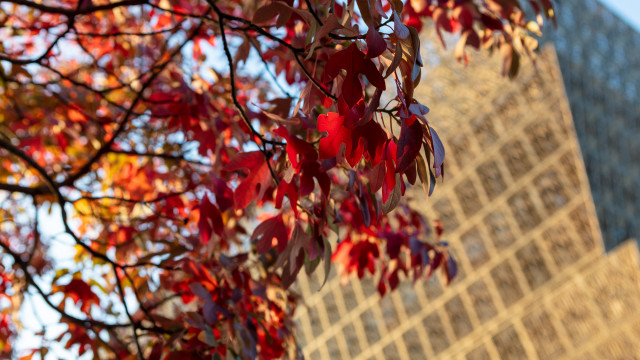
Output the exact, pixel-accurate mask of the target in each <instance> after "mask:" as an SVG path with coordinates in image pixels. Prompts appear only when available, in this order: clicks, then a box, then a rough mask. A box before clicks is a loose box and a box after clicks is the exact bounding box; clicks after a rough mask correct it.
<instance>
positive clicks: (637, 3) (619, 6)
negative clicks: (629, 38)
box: [600, 0, 640, 31]
mask: <svg viewBox="0 0 640 360" xmlns="http://www.w3.org/2000/svg"><path fill="white" fill-rule="evenodd" d="M600 2H601V3H603V4H604V5H606V6H607V7H609V8H610V9H611V10H612V11H613V12H614V13H616V14H617V15H618V16H620V17H621V18H623V19H624V20H625V21H627V22H628V23H629V24H631V25H632V26H633V27H634V28H635V29H636V30H638V31H640V0H600Z"/></svg>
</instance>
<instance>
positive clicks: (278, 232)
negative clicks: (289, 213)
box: [251, 215, 288, 254]
mask: <svg viewBox="0 0 640 360" xmlns="http://www.w3.org/2000/svg"><path fill="white" fill-rule="evenodd" d="M287 237H288V236H287V228H286V226H285V225H284V222H283V221H282V215H278V216H275V217H272V218H271V219H267V220H265V221H263V222H262V223H261V224H260V225H258V227H256V229H255V230H254V231H253V235H251V242H253V241H256V242H257V243H256V247H257V250H258V254H264V253H266V252H267V251H269V250H270V249H271V246H272V243H273V239H274V238H275V239H277V240H278V252H283V251H284V250H285V248H286V247H287V240H288V239H287Z"/></svg>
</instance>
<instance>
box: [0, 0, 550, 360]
mask: <svg viewBox="0 0 640 360" xmlns="http://www.w3.org/2000/svg"><path fill="white" fill-rule="evenodd" d="M529 3H530V8H532V9H533V12H534V14H533V15H535V16H537V21H526V20H525V17H524V13H523V11H522V9H521V7H520V4H519V2H518V1H516V0H485V1H471V0H457V1H453V0H450V1H430V0H411V1H408V2H407V3H406V4H403V3H402V2H400V1H398V0H357V1H346V0H344V1H328V0H305V1H293V0H289V1H260V2H252V1H233V0H220V1H216V0H176V1H167V0H121V1H113V2H110V1H109V0H81V1H75V0H45V1H30V0H2V1H1V2H0V24H1V27H0V39H1V40H2V42H1V43H0V63H1V66H0V154H1V155H2V157H1V158H0V162H1V166H0V200H1V202H0V212H1V214H2V223H0V247H1V248H2V252H1V254H2V257H1V263H0V269H1V270H2V272H1V275H2V277H1V279H0V308H1V309H2V314H1V321H0V344H1V345H0V347H1V348H2V351H3V353H4V354H5V355H8V354H11V352H12V351H13V350H12V343H13V342H14V341H15V338H16V333H17V332H19V330H20V326H21V325H20V318H19V316H18V312H19V311H20V309H21V308H23V307H24V306H25V305H24V304H25V302H24V298H25V296H31V297H38V298H40V299H41V300H39V301H41V303H42V304H46V306H47V307H49V308H50V311H55V312H57V313H58V315H59V316H60V319H61V322H62V323H64V324H65V330H64V331H63V332H62V333H61V334H59V335H56V336H55V337H54V338H51V335H50V333H48V332H45V331H43V332H42V333H40V334H38V335H39V336H41V337H42V339H43V343H42V345H41V348H40V347H38V346H34V349H33V351H32V352H29V353H25V354H21V355H26V356H25V357H26V358H29V357H30V356H33V355H36V354H40V355H44V354H45V353H46V352H47V349H48V345H47V344H48V343H49V342H61V343H63V344H64V345H65V346H66V347H67V348H70V349H72V350H73V351H74V352H76V353H77V354H78V355H83V354H85V353H86V354H89V355H92V356H93V357H94V358H123V359H127V358H130V359H134V358H145V359H179V358H184V357H188V358H193V359H197V358H203V359H204V358H209V359H210V358H211V357H212V355H216V354H217V355H219V356H221V357H225V356H228V355H229V354H231V355H233V356H239V357H242V358H256V357H260V358H279V357H282V356H288V357H296V356H298V355H299V354H298V352H297V348H296V346H295V340H294V336H293V335H292V334H293V332H292V314H293V312H294V310H295V305H296V301H297V298H296V295H295V294H294V293H293V292H292V291H290V290H289V287H290V285H291V284H292V283H293V282H294V280H295V279H296V277H297V276H298V274H299V272H300V271H301V270H302V269H303V268H304V269H305V271H306V272H308V273H309V272H313V271H315V270H316V268H318V267H319V268H320V270H319V271H322V272H323V273H324V274H325V277H326V274H327V273H328V271H329V268H330V266H331V261H333V262H334V263H339V264H340V265H341V268H342V271H343V274H345V275H347V274H350V273H357V275H358V277H360V278H362V277H363V276H364V275H365V273H366V272H369V273H371V274H372V275H373V274H379V275H378V276H379V278H378V279H379V280H378V281H379V282H378V289H379V291H380V293H381V294H384V293H385V292H386V291H387V290H392V289H394V288H396V287H397V285H398V281H399V276H400V273H403V274H404V275H403V276H406V277H413V278H414V279H419V278H422V277H424V276H430V275H431V274H432V273H433V272H434V271H435V270H438V269H442V271H443V273H444V275H445V277H446V278H447V279H448V280H449V279H451V278H452V277H453V276H455V272H456V270H455V262H454V261H453V260H452V259H451V257H450V256H449V255H448V253H447V251H446V247H445V246H444V244H442V243H440V242H439V240H438V239H439V235H440V233H441V232H442V229H441V228H440V227H438V226H436V231H435V233H434V234H433V235H429V230H428V229H429V226H427V224H426V223H425V220H424V219H423V218H422V217H420V216H419V215H418V213H416V212H415V211H413V210H411V209H409V208H406V207H404V206H399V201H400V199H401V197H402V195H403V194H404V193H405V191H406V189H407V186H408V184H415V183H416V182H421V183H422V185H423V186H424V189H425V192H426V194H427V196H428V195H430V194H431V193H432V191H433V190H434V186H435V182H436V179H438V178H439V177H442V176H443V175H444V169H445V167H444V164H445V150H444V147H443V145H442V142H441V141H440V139H439V137H438V135H437V133H436V131H435V129H434V126H432V124H431V123H430V122H429V121H427V117H426V115H427V113H428V111H429V109H428V108H427V107H426V106H425V105H426V104H421V103H420V102H419V101H418V99H415V98H414V97H413V94H414V89H415V88H416V86H418V84H419V82H420V80H421V74H420V69H421V66H422V59H421V56H420V52H419V50H420V36H419V32H420V29H421V28H422V26H423V23H424V22H427V21H429V22H431V24H432V25H430V26H433V27H435V30H436V32H437V34H438V36H440V37H441V40H442V34H443V33H444V32H448V33H454V34H458V36H459V40H458V41H457V44H456V46H455V56H456V57H458V59H460V60H461V61H467V57H466V51H467V49H468V48H475V49H480V48H482V49H496V50H497V51H498V52H499V53H500V54H501V56H502V57H503V60H504V72H505V74H506V73H509V74H512V75H513V74H515V72H516V71H517V67H518V64H519V61H517V59H518V58H519V57H521V56H532V55H533V53H532V51H533V50H534V49H535V48H536V46H537V41H536V40H535V39H534V37H533V36H532V35H534V34H537V33H538V32H539V28H540V25H542V17H543V16H547V17H552V16H553V10H552V9H551V5H550V3H549V1H548V0H538V1H529ZM381 99H390V100H389V101H388V102H387V101H386V100H385V101H382V100H381ZM383 102H386V104H383ZM435 106H437V104H436V105H435ZM396 208H397V209H396ZM394 209H395V210H394ZM47 210H49V211H50V213H51V214H52V215H51V216H56V217H57V219H56V221H61V223H62V224H63V227H64V234H62V235H60V234H51V233H50V231H48V230H47V229H46V226H45V224H44V223H43V221H42V220H41V217H43V216H44V215H46V211H47ZM52 210H54V211H53V212H51V211H52ZM331 234H334V235H331ZM336 235H337V236H336ZM60 237H61V238H64V239H65V240H68V241H67V242H69V241H70V242H71V244H72V246H70V247H68V248H67V249H68V250H71V251H73V252H74V254H73V258H74V260H75V264H73V266H68V264H66V265H65V264H63V263H62V262H60V261H57V259H56V253H55V252H54V251H53V250H52V249H54V248H55V246H56V245H55V244H56V242H57V241H59V239H58V238H60ZM336 238H339V239H340V241H339V242H336V240H335V239H336ZM27 294H28V295H27Z"/></svg>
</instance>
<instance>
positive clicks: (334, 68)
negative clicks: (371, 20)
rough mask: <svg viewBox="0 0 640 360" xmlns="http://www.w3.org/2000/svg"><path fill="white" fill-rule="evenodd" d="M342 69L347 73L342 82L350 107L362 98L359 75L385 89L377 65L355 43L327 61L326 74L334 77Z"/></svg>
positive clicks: (343, 93) (343, 92) (343, 91)
mask: <svg viewBox="0 0 640 360" xmlns="http://www.w3.org/2000/svg"><path fill="white" fill-rule="evenodd" d="M341 69H344V70H346V72H347V74H346V77H345V79H344V82H343V83H342V96H343V97H344V99H345V101H346V102H347V105H349V107H352V106H354V105H355V104H356V103H357V102H358V100H360V99H362V91H363V90H362V84H361V83H360V79H359V78H358V76H359V75H360V74H362V75H364V76H366V78H367V79H368V80H369V82H370V83H371V84H372V85H373V86H375V87H377V88H378V89H381V90H385V89H386V85H385V83H384V79H383V78H382V75H380V72H379V71H378V69H377V68H376V65H375V64H374V63H373V61H371V60H370V59H368V58H366V57H365V55H364V53H362V51H360V50H359V49H358V48H357V46H356V44H355V43H352V44H351V45H349V47H348V48H346V49H345V50H342V51H339V52H337V53H335V54H334V55H333V56H332V57H331V58H330V59H329V61H328V62H327V65H326V67H325V74H326V75H327V76H328V77H329V78H331V79H333V78H335V77H336V76H338V73H339V72H340V70H341Z"/></svg>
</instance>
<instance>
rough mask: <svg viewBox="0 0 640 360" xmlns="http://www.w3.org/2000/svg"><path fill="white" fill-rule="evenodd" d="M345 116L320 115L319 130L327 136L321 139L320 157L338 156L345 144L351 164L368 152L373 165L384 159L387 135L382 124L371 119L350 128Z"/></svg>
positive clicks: (334, 114) (354, 163) (333, 114)
mask: <svg viewBox="0 0 640 360" xmlns="http://www.w3.org/2000/svg"><path fill="white" fill-rule="evenodd" d="M344 120H345V117H344V116H340V115H339V114H337V113H331V112H330V113H328V114H327V115H324V114H322V115H320V116H318V131H326V132H327V136H326V137H324V138H322V139H321V140H320V146H319V148H320V149H319V150H320V158H321V159H329V158H333V157H336V156H337V155H338V153H339V150H340V145H341V144H344V145H345V157H346V158H347V161H348V162H349V164H350V165H351V166H355V165H356V164H357V163H358V162H359V161H360V160H361V159H362V155H363V154H365V151H366V154H367V156H368V158H369V160H370V161H371V162H372V164H373V165H376V164H378V163H379V162H380V161H382V157H383V154H384V143H385V141H386V140H387V135H386V134H385V132H384V130H382V128H381V127H380V125H379V124H378V123H376V122H373V121H370V122H368V123H366V124H364V125H362V126H357V127H355V128H349V127H347V126H345V124H344Z"/></svg>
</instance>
